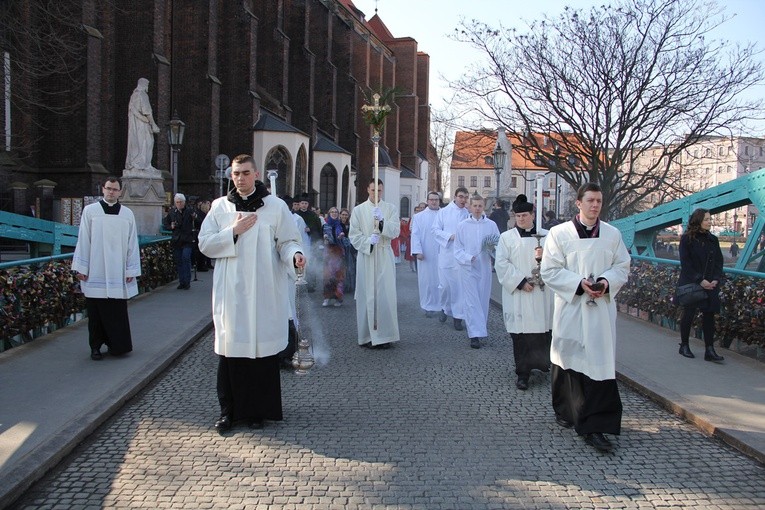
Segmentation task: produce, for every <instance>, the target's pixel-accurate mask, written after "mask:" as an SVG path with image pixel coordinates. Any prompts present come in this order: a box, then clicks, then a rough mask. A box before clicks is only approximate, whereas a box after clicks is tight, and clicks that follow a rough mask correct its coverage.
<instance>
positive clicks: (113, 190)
mask: <svg viewBox="0 0 765 510" xmlns="http://www.w3.org/2000/svg"><path fill="white" fill-rule="evenodd" d="M104 189H105V190H106V191H112V192H114V193H119V191H120V189H119V188H110V187H109V186H104Z"/></svg>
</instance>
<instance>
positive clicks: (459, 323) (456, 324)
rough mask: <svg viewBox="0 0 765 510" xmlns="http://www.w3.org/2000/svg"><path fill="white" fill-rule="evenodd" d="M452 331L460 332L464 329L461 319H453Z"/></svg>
mask: <svg viewBox="0 0 765 510" xmlns="http://www.w3.org/2000/svg"><path fill="white" fill-rule="evenodd" d="M454 329H456V330H457V331H462V330H463V329H465V327H464V326H463V325H462V319H454Z"/></svg>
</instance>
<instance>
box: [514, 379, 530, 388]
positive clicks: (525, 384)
mask: <svg viewBox="0 0 765 510" xmlns="http://www.w3.org/2000/svg"><path fill="white" fill-rule="evenodd" d="M515 387H516V388H518V389H519V390H521V391H526V390H527V389H529V378H528V377H520V376H519V377H518V380H517V381H515Z"/></svg>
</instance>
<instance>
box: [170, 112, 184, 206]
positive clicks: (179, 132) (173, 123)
mask: <svg viewBox="0 0 765 510" xmlns="http://www.w3.org/2000/svg"><path fill="white" fill-rule="evenodd" d="M185 132H186V124H184V123H183V121H182V120H181V119H180V118H179V117H178V112H177V111H176V112H174V113H173V118H172V119H170V122H169V123H168V124H167V143H169V144H170V165H171V168H172V173H173V196H175V194H176V193H178V153H179V152H181V145H183V135H184V133H185Z"/></svg>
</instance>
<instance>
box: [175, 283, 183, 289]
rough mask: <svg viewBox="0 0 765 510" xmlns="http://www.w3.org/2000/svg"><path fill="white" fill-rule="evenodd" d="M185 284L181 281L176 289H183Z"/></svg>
mask: <svg viewBox="0 0 765 510" xmlns="http://www.w3.org/2000/svg"><path fill="white" fill-rule="evenodd" d="M183 289H184V286H183V284H182V283H179V284H178V286H177V287H176V288H175V290H183Z"/></svg>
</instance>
